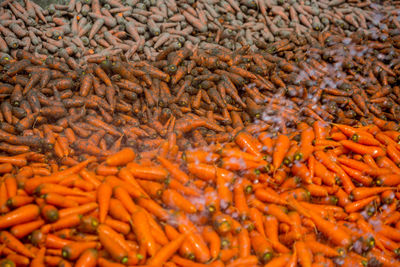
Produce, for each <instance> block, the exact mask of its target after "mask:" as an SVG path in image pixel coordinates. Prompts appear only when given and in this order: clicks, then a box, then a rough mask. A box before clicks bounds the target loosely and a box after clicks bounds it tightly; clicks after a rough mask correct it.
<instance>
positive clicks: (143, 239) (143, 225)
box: [132, 210, 157, 256]
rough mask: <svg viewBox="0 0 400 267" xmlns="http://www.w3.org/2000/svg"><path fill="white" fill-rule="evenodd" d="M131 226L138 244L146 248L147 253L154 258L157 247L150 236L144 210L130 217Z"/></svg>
mask: <svg viewBox="0 0 400 267" xmlns="http://www.w3.org/2000/svg"><path fill="white" fill-rule="evenodd" d="M132 226H133V230H134V232H135V234H136V236H137V237H138V240H139V243H140V244H141V245H142V246H144V247H146V250H147V253H148V254H149V255H150V256H154V255H155V254H156V252H157V245H156V242H155V240H154V238H153V236H152V235H151V232H150V231H151V230H150V225H149V223H148V221H147V215H146V213H145V212H144V210H138V211H136V212H135V213H134V214H133V215H132Z"/></svg>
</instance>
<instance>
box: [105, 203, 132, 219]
mask: <svg viewBox="0 0 400 267" xmlns="http://www.w3.org/2000/svg"><path fill="white" fill-rule="evenodd" d="M109 214H110V216H111V217H112V218H114V219H116V220H120V221H122V222H126V223H129V222H131V216H130V215H129V213H128V211H127V210H126V209H125V207H124V206H123V205H122V203H121V201H119V200H118V199H115V198H111V199H110V206H109Z"/></svg>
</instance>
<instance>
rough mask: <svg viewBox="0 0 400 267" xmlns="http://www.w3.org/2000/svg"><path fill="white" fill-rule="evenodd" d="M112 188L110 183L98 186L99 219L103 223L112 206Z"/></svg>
mask: <svg viewBox="0 0 400 267" xmlns="http://www.w3.org/2000/svg"><path fill="white" fill-rule="evenodd" d="M111 195H112V188H111V186H110V185H109V184H108V183H102V184H101V185H100V186H99V187H98V188H97V202H98V203H99V220H100V223H103V222H104V221H105V219H106V216H107V213H108V209H109V207H110V199H111Z"/></svg>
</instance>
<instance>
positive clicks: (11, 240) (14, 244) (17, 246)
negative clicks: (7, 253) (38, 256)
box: [0, 231, 35, 258]
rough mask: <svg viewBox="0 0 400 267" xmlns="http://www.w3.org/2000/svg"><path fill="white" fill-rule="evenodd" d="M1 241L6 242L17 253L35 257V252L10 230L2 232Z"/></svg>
mask: <svg viewBox="0 0 400 267" xmlns="http://www.w3.org/2000/svg"><path fill="white" fill-rule="evenodd" d="M0 241H1V243H3V244H5V245H6V246H7V247H8V248H10V249H12V250H14V251H15V252H17V253H20V254H22V255H24V256H26V257H29V258H35V254H34V253H33V252H32V251H31V250H29V249H28V248H26V247H25V246H24V244H23V243H22V242H21V241H19V240H18V239H17V238H16V237H14V236H13V235H12V234H10V233H9V232H8V231H1V232H0Z"/></svg>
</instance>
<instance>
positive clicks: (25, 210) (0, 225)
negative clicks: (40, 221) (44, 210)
mask: <svg viewBox="0 0 400 267" xmlns="http://www.w3.org/2000/svg"><path fill="white" fill-rule="evenodd" d="M39 213H40V210H39V207H38V206H37V205H34V204H28V205H26V206H22V207H19V208H17V209H15V210H13V211H11V212H9V213H7V214H5V215H4V216H2V217H0V229H4V228H8V227H10V226H14V225H17V224H21V223H25V222H29V221H32V220H34V219H36V218H37V217H38V215H39Z"/></svg>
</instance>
